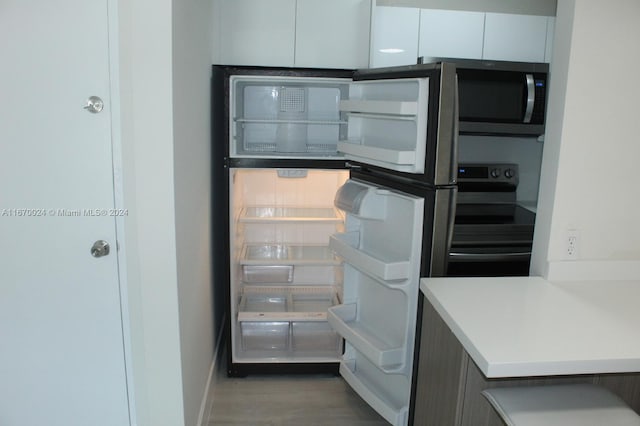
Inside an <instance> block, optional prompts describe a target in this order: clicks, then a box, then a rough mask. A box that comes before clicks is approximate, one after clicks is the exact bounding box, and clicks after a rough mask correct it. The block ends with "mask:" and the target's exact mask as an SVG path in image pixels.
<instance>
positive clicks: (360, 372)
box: [340, 356, 409, 426]
mask: <svg viewBox="0 0 640 426" xmlns="http://www.w3.org/2000/svg"><path fill="white" fill-rule="evenodd" d="M367 364H368V361H367V360H365V359H362V358H358V357H357V356H356V358H347V357H346V356H345V357H344V358H343V360H342V361H341V362H340V375H341V376H342V377H343V378H344V379H345V381H346V382H347V383H349V386H351V387H352V388H353V390H355V391H356V393H357V394H358V395H360V397H362V399H364V400H365V401H366V402H367V403H368V404H369V405H370V406H371V407H373V409H375V410H376V411H377V412H378V413H379V414H380V415H381V416H382V417H384V418H385V420H387V421H388V422H389V423H391V424H392V425H393V426H404V425H406V424H407V415H408V412H409V406H408V404H407V403H406V402H405V401H408V399H409V397H408V394H407V391H406V390H407V389H408V388H409V383H408V382H407V380H406V378H405V377H403V376H398V375H394V374H384V373H382V377H380V374H378V373H377V372H376V371H375V370H374V368H375V367H373V366H372V365H367ZM381 381H384V382H385V383H386V385H385V386H381V384H380V382H381ZM385 390H386V392H384V393H383V391H385Z"/></svg>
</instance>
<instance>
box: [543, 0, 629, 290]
mask: <svg viewBox="0 0 640 426" xmlns="http://www.w3.org/2000/svg"><path fill="white" fill-rule="evenodd" d="M639 21H640V3H639V2H638V1H637V0H613V1H611V2H606V3H603V2H600V1H597V0H580V1H576V0H559V1H558V14H557V23H556V33H555V39H554V53H553V58H552V73H551V81H550V98H549V109H548V115H547V117H548V118H547V127H546V140H545V149H544V154H543V163H542V178H541V184H540V198H539V203H538V218H537V223H536V233H535V241H534V256H533V259H532V273H533V274H536V275H543V276H547V277H549V278H551V279H579V278H600V277H607V276H609V277H611V276H619V277H621V278H636V279H640V225H639V224H638V221H637V218H638V217H640V189H639V187H638V185H637V183H636V182H637V178H636V175H635V170H636V169H637V164H638V159H639V158H640V143H638V140H639V138H640V136H639V135H640V120H638V111H639V109H638V104H637V100H638V99H640V86H639V85H637V84H635V83H634V82H635V81H636V79H637V70H638V68H639V67H640V50H638V49H637V48H636V47H635V43H636V41H637V40H639V39H640V27H638V25H637V23H638V22H639ZM568 229H576V230H578V233H579V240H578V255H579V259H578V260H576V261H570V260H567V259H566V239H567V230H568Z"/></svg>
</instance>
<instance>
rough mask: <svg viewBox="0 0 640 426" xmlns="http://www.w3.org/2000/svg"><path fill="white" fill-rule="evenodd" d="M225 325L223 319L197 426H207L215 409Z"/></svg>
mask: <svg viewBox="0 0 640 426" xmlns="http://www.w3.org/2000/svg"><path fill="white" fill-rule="evenodd" d="M224 324H225V321H224V319H223V321H222V322H221V325H220V329H219V330H218V334H217V335H218V337H217V338H216V346H215V350H214V352H213V360H212V361H211V367H210V368H209V377H208V378H207V385H206V386H205V389H204V396H203V397H202V402H201V403H200V413H199V414H198V423H197V426H206V425H207V424H208V422H209V417H210V416H211V409H212V407H213V389H214V388H215V385H216V380H217V377H218V374H217V370H218V367H219V366H220V363H221V362H222V352H223V347H222V346H223V340H222V336H224Z"/></svg>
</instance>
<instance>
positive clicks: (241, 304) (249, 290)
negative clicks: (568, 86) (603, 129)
mask: <svg viewBox="0 0 640 426" xmlns="http://www.w3.org/2000/svg"><path fill="white" fill-rule="evenodd" d="M212 102H213V117H212V119H213V120H212V122H213V140H212V143H213V155H214V158H213V162H214V171H213V180H214V202H215V205H214V212H215V213H214V238H215V240H216V241H217V244H218V246H217V247H216V250H215V259H214V262H215V267H214V270H215V271H216V274H217V275H216V277H215V278H216V279H215V281H216V283H217V285H218V289H217V291H216V297H221V296H222V295H223V294H224V299H225V302H226V304H227V322H228V327H227V331H228V333H227V353H228V360H227V361H228V373H229V374H230V375H236V376H238V375H246V374H252V373H274V372H339V373H340V375H342V377H344V379H345V380H346V381H347V382H348V383H349V385H351V387H352V388H353V389H354V390H355V391H356V392H357V393H358V394H359V395H360V396H361V397H362V398H363V399H364V400H365V401H367V402H368V403H369V404H370V405H371V406H372V407H373V408H374V409H376V410H377V411H378V412H379V413H380V414H381V415H382V416H383V417H384V418H385V419H387V420H388V421H389V422H390V423H392V424H394V425H405V424H407V423H408V421H409V419H410V416H411V411H412V410H411V408H410V407H411V405H412V403H413V402H412V401H411V395H412V387H413V386H414V383H413V377H414V375H415V371H414V358H415V357H414V355H415V354H414V352H415V350H416V348H417V347H419V345H417V344H416V336H419V333H418V332H417V327H419V324H420V321H418V319H419V317H420V315H421V308H420V297H419V278H420V277H421V276H442V275H444V274H445V271H446V262H447V255H448V250H449V247H450V243H451V235H452V228H453V222H454V216H455V199H456V174H457V134H458V131H457V122H458V120H457V115H458V113H457V105H458V104H457V80H456V71H455V66H454V65H452V64H449V63H438V64H422V65H415V66H408V67H398V68H384V69H367V70H356V71H348V70H311V69H274V68H259V67H233V66H227V67H222V66H214V67H213V79H212Z"/></svg>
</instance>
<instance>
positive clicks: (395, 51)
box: [378, 47, 404, 53]
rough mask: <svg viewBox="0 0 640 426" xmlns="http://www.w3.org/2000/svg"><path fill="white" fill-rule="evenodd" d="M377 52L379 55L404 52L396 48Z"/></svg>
mask: <svg viewBox="0 0 640 426" xmlns="http://www.w3.org/2000/svg"><path fill="white" fill-rule="evenodd" d="M378 52H380V53H402V52H404V49H399V48H397V47H388V48H385V49H379V50H378Z"/></svg>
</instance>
